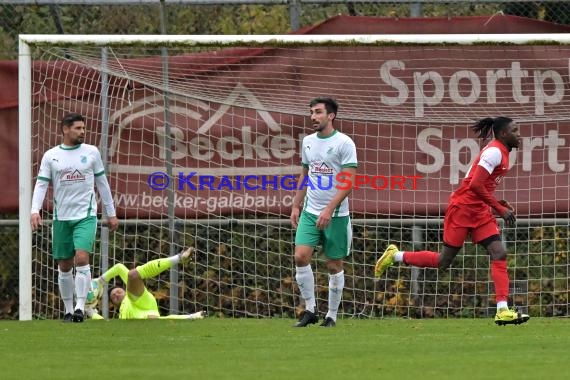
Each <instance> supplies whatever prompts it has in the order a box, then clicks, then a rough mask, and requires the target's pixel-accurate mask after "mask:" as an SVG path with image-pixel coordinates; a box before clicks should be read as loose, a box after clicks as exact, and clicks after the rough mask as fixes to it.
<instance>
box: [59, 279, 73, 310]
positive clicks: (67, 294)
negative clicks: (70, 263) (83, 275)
mask: <svg viewBox="0 0 570 380" xmlns="http://www.w3.org/2000/svg"><path fill="white" fill-rule="evenodd" d="M57 285H58V287H59V294H60V296H61V300H62V301H63V305H64V307H65V314H68V313H71V314H73V288H74V285H73V270H70V271H69V272H62V271H61V269H59V268H58V275H57Z"/></svg>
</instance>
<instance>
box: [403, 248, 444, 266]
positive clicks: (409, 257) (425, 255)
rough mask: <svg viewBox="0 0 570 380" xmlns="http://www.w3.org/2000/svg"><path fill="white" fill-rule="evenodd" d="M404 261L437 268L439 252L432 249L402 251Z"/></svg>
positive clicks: (414, 264)
mask: <svg viewBox="0 0 570 380" xmlns="http://www.w3.org/2000/svg"><path fill="white" fill-rule="evenodd" d="M404 263H406V264H408V265H413V266H415V267H420V268H437V267H438V264H439V253H437V252H432V251H417V252H404Z"/></svg>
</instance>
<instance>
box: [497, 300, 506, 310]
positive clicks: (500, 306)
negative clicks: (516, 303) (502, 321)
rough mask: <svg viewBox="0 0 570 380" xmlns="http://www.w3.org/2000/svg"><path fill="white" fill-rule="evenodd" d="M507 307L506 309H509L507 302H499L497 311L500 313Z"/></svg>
mask: <svg viewBox="0 0 570 380" xmlns="http://www.w3.org/2000/svg"><path fill="white" fill-rule="evenodd" d="M505 307H506V308H508V307H509V304H508V302H507V301H499V302H497V311H499V310H501V309H503V308H505Z"/></svg>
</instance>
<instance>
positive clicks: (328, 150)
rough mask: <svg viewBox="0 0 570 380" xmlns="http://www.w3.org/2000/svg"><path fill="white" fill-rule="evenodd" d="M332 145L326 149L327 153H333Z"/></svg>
mask: <svg viewBox="0 0 570 380" xmlns="http://www.w3.org/2000/svg"><path fill="white" fill-rule="evenodd" d="M333 149H334V148H333V147H332V146H331V147H330V148H328V149H327V154H332V153H333Z"/></svg>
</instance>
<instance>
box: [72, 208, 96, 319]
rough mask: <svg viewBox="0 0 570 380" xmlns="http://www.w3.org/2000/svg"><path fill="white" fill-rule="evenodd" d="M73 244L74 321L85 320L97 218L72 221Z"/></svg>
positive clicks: (91, 217)
mask: <svg viewBox="0 0 570 380" xmlns="http://www.w3.org/2000/svg"><path fill="white" fill-rule="evenodd" d="M72 225H73V245H74V247H75V297H76V298H77V299H76V304H75V311H74V312H73V321H74V322H83V318H84V316H83V314H84V311H85V300H86V299H87V293H88V292H89V288H90V286H91V266H90V255H91V254H92V253H93V246H94V244H95V236H96V234H97V218H96V217H94V216H90V217H87V218H84V219H81V220H78V221H74V222H72Z"/></svg>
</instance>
